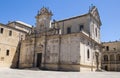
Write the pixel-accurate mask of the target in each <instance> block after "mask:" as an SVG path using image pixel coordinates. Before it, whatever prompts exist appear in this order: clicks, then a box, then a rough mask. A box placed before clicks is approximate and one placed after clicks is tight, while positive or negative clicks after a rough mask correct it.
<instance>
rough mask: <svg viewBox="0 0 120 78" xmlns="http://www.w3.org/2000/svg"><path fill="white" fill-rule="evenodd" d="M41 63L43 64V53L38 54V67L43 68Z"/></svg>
mask: <svg viewBox="0 0 120 78" xmlns="http://www.w3.org/2000/svg"><path fill="white" fill-rule="evenodd" d="M41 62H42V53H37V65H36V67H39V68H40V67H41Z"/></svg>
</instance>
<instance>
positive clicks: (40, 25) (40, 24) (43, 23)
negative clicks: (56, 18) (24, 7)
mask: <svg viewBox="0 0 120 78" xmlns="http://www.w3.org/2000/svg"><path fill="white" fill-rule="evenodd" d="M52 15H53V14H52V12H51V11H50V10H48V9H47V8H45V7H43V8H41V10H40V11H38V14H37V16H36V30H37V32H44V31H45V30H48V29H49V26H50V20H51V17H52Z"/></svg>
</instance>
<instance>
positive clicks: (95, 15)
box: [90, 6, 101, 25]
mask: <svg viewBox="0 0 120 78" xmlns="http://www.w3.org/2000/svg"><path fill="white" fill-rule="evenodd" d="M90 13H91V14H92V16H93V17H94V18H95V19H96V20H97V22H99V24H100V25H101V20H100V16H99V12H98V9H97V8H96V7H95V6H92V8H91V10H90Z"/></svg>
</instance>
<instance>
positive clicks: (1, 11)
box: [0, 0, 120, 42]
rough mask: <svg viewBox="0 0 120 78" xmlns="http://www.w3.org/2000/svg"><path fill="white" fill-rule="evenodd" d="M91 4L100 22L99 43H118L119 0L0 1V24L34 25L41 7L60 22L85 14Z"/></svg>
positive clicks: (119, 33)
mask: <svg viewBox="0 0 120 78" xmlns="http://www.w3.org/2000/svg"><path fill="white" fill-rule="evenodd" d="M91 4H93V5H95V6H96V7H97V8H98V11H99V14H100V18H101V21H102V26H101V41H102V42H108V41H116V40H119V41H120V23H119V22H120V0H0V23H3V24H7V23H8V21H17V20H19V21H23V22H25V23H28V24H30V25H35V23H36V20H35V16H36V14H37V12H38V10H40V8H42V7H43V6H44V7H47V8H49V9H50V10H51V11H52V12H53V17H52V18H53V19H56V20H61V19H65V18H69V17H73V16H78V15H82V14H85V13H87V12H88V10H89V6H91Z"/></svg>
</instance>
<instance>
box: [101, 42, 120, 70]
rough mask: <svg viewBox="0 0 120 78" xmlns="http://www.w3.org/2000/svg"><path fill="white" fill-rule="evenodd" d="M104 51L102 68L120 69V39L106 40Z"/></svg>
mask: <svg viewBox="0 0 120 78" xmlns="http://www.w3.org/2000/svg"><path fill="white" fill-rule="evenodd" d="M102 44H103V46H104V47H103V51H102V59H101V60H102V69H104V70H106V71H120V41H113V42H104V43H102Z"/></svg>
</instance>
